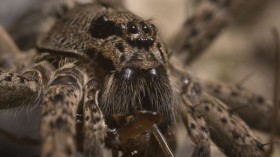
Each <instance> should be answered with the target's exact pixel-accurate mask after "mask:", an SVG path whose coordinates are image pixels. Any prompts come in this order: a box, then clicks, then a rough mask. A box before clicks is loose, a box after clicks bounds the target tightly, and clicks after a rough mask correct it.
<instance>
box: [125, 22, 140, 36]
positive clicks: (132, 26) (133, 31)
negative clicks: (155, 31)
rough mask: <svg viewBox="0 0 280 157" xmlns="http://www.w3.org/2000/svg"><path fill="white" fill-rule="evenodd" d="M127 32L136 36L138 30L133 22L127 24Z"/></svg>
mask: <svg viewBox="0 0 280 157" xmlns="http://www.w3.org/2000/svg"><path fill="white" fill-rule="evenodd" d="M127 30H128V32H129V33H131V34H137V33H138V28H137V26H136V24H135V23H134V22H129V23H128V24H127Z"/></svg>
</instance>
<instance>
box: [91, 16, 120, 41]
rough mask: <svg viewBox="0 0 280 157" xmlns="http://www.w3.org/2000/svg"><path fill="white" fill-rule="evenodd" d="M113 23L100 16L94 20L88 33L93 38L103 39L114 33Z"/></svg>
mask: <svg viewBox="0 0 280 157" xmlns="http://www.w3.org/2000/svg"><path fill="white" fill-rule="evenodd" d="M114 30H115V23H114V22H113V21H110V20H108V19H107V17H105V16H100V17H98V18H97V19H94V20H93V21H92V22H91V25H90V29H89V31H90V33H91V35H92V36H93V37H94V38H100V39H104V38H107V37H109V36H111V35H113V34H114V33H115V32H114Z"/></svg>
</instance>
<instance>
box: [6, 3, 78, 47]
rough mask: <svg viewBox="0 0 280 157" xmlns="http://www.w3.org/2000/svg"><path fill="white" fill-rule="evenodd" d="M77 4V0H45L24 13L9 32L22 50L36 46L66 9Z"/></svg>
mask: <svg viewBox="0 0 280 157" xmlns="http://www.w3.org/2000/svg"><path fill="white" fill-rule="evenodd" d="M74 6H75V0H44V1H41V2H40V3H39V4H38V5H37V6H36V7H33V8H32V9H31V10H29V11H28V12H26V13H25V14H23V15H22V16H20V17H19V18H18V20H16V21H15V23H13V24H12V26H11V27H10V29H9V33H10V34H11V36H12V37H13V39H14V40H15V42H16V43H17V45H18V46H19V48H20V49H21V50H28V49H31V48H34V47H36V41H37V39H38V38H39V37H40V36H41V35H42V34H44V33H46V32H48V31H49V30H50V28H51V27H52V25H53V24H54V23H55V22H56V21H57V19H59V18H60V17H61V16H62V15H63V14H64V13H65V12H66V11H68V10H69V9H71V8H73V7H74Z"/></svg>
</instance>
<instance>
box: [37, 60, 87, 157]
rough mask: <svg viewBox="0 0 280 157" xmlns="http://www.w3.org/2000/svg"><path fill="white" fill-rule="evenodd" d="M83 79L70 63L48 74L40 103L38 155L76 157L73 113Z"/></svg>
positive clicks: (76, 105) (79, 96) (82, 75)
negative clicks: (39, 148) (39, 145)
mask: <svg viewBox="0 0 280 157" xmlns="http://www.w3.org/2000/svg"><path fill="white" fill-rule="evenodd" d="M84 79H85V78H84V74H83V73H82V72H81V71H80V70H79V69H78V68H77V66H76V65H74V64H66V65H64V66H63V67H61V68H59V69H58V70H57V71H55V72H54V74H53V75H52V76H51V79H50V82H49V85H48V87H47V89H46V91H45V94H44V100H43V102H42V118H41V123H40V133H41V140H42V148H41V149H42V151H41V156H42V157H50V156H53V157H56V156H59V157H66V156H67V157H70V156H72V157H74V156H76V144H75V136H76V129H75V128H76V113H77V109H78V105H79V103H80V102H81V99H82V94H83V88H82V84H83V81H84Z"/></svg>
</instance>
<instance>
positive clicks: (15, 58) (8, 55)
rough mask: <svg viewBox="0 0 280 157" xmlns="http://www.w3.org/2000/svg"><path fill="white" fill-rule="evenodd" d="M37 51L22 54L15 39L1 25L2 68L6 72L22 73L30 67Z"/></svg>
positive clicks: (0, 63) (0, 49) (0, 57)
mask: <svg viewBox="0 0 280 157" xmlns="http://www.w3.org/2000/svg"><path fill="white" fill-rule="evenodd" d="M34 55H35V51H34V50H33V51H29V52H26V53H21V52H20V50H19V49H18V48H17V46H16V44H15V43H14V41H13V39H12V38H11V37H10V36H9V34H8V33H7V32H6V31H5V29H4V28H3V27H2V26H1V25H0V68H1V69H2V70H4V71H9V72H18V73H21V72H23V71H24V70H26V68H27V66H28V65H30V63H31V61H32V58H33V56H34Z"/></svg>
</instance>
